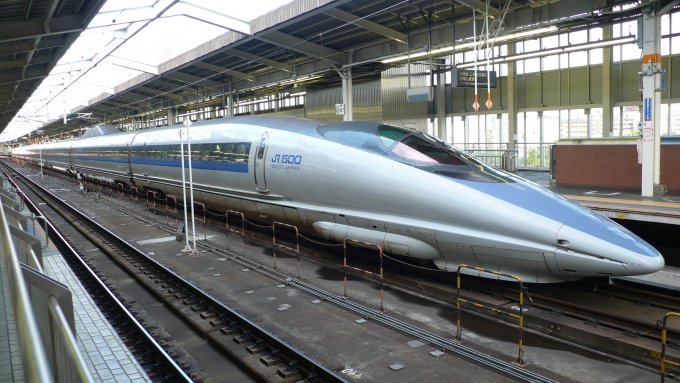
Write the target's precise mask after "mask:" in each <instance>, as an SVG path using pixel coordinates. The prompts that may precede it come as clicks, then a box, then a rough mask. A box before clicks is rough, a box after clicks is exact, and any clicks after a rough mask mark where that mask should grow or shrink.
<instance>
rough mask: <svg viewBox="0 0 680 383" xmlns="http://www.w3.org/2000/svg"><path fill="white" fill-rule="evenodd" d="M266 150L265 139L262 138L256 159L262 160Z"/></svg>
mask: <svg viewBox="0 0 680 383" xmlns="http://www.w3.org/2000/svg"><path fill="white" fill-rule="evenodd" d="M265 149H267V139H266V138H263V139H262V142H261V143H260V147H259V148H258V149H257V159H258V160H261V159H262V158H264V151H265Z"/></svg>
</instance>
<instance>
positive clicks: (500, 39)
mask: <svg viewBox="0 0 680 383" xmlns="http://www.w3.org/2000/svg"><path fill="white" fill-rule="evenodd" d="M556 30H557V27H556V26H554V25H552V26H549V27H545V28H539V29H531V30H527V31H523V32H517V33H512V34H509V35H505V36H499V37H495V38H490V39H489V43H498V42H503V41H507V40H514V39H518V38H522V37H526V36H532V35H539V34H542V33H548V32H554V31H556ZM477 44H478V45H479V43H477ZM474 46H475V43H474V42H468V43H462V44H456V50H457V51H460V50H463V49H467V48H473V47H474ZM452 49H453V47H452V46H446V47H443V48H437V49H433V50H432V51H431V52H430V53H429V54H430V55H439V54H443V53H447V52H451V51H452ZM427 55H428V52H418V53H411V55H410V56H411V58H412V59H413V58H418V57H423V56H427ZM408 58H409V55H403V56H397V57H392V58H389V59H385V60H382V63H383V64H389V63H393V62H396V61H404V60H408Z"/></svg>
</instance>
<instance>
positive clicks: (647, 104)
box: [645, 98, 652, 121]
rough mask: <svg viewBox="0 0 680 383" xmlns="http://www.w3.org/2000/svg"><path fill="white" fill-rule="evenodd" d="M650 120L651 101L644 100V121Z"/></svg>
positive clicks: (649, 99)
mask: <svg viewBox="0 0 680 383" xmlns="http://www.w3.org/2000/svg"><path fill="white" fill-rule="evenodd" d="M651 120H652V99H651V98H645V121H651Z"/></svg>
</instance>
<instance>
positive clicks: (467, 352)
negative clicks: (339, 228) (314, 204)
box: [22, 175, 555, 383]
mask: <svg viewBox="0 0 680 383" xmlns="http://www.w3.org/2000/svg"><path fill="white" fill-rule="evenodd" d="M22 177H23V178H24V179H27V180H28V181H30V182H31V183H33V184H35V185H36V186H37V187H40V188H41V189H43V190H45V189H44V188H42V186H40V185H38V184H37V183H36V182H35V181H34V180H31V179H29V178H27V177H25V176H23V175H22ZM46 192H47V193H49V194H51V195H52V196H53V198H56V199H57V200H58V201H60V202H61V203H63V204H64V205H66V206H68V207H69V208H70V209H73V210H74V211H76V212H78V215H80V216H82V217H83V218H84V219H86V220H88V221H91V220H90V218H89V217H88V216H87V215H85V214H83V213H80V212H79V211H78V210H77V209H75V208H74V207H72V206H71V205H70V204H68V203H66V202H63V201H61V200H60V199H59V198H58V197H56V196H54V195H53V194H52V193H50V192H49V191H47V190H46ZM116 207H117V208H118V209H122V210H125V211H127V212H128V213H129V214H134V216H135V217H137V218H139V219H142V220H145V221H147V219H145V217H144V216H143V215H138V214H136V213H134V212H132V211H131V210H129V209H126V208H123V207H119V206H116ZM149 222H150V223H152V224H155V225H156V226H158V227H160V228H162V229H164V230H167V231H174V230H173V229H172V228H170V227H165V225H163V224H159V223H156V222H154V221H149ZM92 223H93V224H95V225H97V226H99V227H101V225H100V224H99V223H97V222H94V221H92ZM103 230H105V231H107V232H108V233H109V234H110V235H112V236H113V237H114V238H117V239H118V240H119V241H121V242H122V243H124V244H125V245H127V246H129V247H131V248H133V249H135V251H137V252H139V253H140V254H141V255H142V256H143V257H144V258H147V259H149V261H151V262H153V263H155V264H157V265H158V266H159V267H161V268H163V269H165V270H167V269H166V268H165V267H164V266H163V265H160V264H159V263H158V262H157V261H156V260H154V259H152V258H149V257H147V256H146V254H144V253H143V252H142V251H140V250H138V249H137V248H135V247H134V246H132V245H130V244H128V243H127V242H125V241H124V240H122V239H120V238H119V237H118V236H117V235H115V234H114V233H111V232H110V231H108V230H106V229H103ZM196 243H197V245H198V246H201V247H203V248H205V249H209V250H211V251H213V252H214V253H217V254H222V255H229V256H228V258H227V259H229V260H231V261H234V262H236V263H238V264H240V265H243V266H246V267H249V268H250V269H252V270H253V271H256V272H258V273H260V274H262V275H265V276H268V277H270V278H272V279H274V280H277V281H279V282H284V283H286V284H288V285H290V286H294V287H296V288H298V289H300V290H302V291H305V292H307V293H309V294H311V295H313V296H316V297H319V298H321V299H322V300H324V301H328V302H329V303H332V304H334V305H336V306H338V307H341V308H343V309H345V310H347V311H349V312H353V313H355V314H357V315H359V316H361V317H364V318H366V319H369V320H372V321H374V322H376V323H379V324H381V325H383V326H385V327H387V328H390V329H393V330H395V331H397V332H400V333H402V334H405V335H409V336H412V337H414V338H417V339H421V340H424V341H425V342H427V343H429V344H431V345H433V346H436V347H438V348H440V349H441V350H442V351H445V352H450V353H451V354H455V355H457V356H459V357H461V358H463V359H466V360H468V361H471V362H473V363H476V364H478V365H481V366H483V367H486V368H488V369H490V370H492V371H495V372H497V373H500V374H502V375H505V376H508V377H511V378H513V379H516V380H518V381H522V382H535V383H548V382H550V383H554V382H555V381H554V380H552V379H549V378H546V377H544V376H542V375H539V374H536V373H534V372H531V371H527V370H525V369H523V368H521V367H519V366H516V365H514V364H512V363H511V362H505V361H502V360H500V359H497V358H494V357H491V356H489V355H486V354H484V353H482V352H480V351H476V350H474V349H471V348H469V347H466V346H463V345H462V344H460V343H457V342H455V341H453V340H450V339H447V338H444V337H442V336H439V335H436V334H433V333H431V332H429V331H426V330H423V329H420V328H418V327H416V326H413V325H411V324H408V323H406V322H403V321H400V320H398V319H395V318H392V317H390V316H388V315H386V314H383V313H380V312H377V311H375V310H373V309H370V308H368V307H366V306H363V305H361V304H359V303H356V302H352V301H350V300H348V299H346V298H344V297H341V296H338V295H335V294H333V293H331V292H328V291H326V290H323V289H321V288H319V287H316V286H313V285H311V284H309V283H306V282H303V281H302V280H296V279H295V277H291V276H288V275H286V274H284V273H282V272H279V271H277V270H272V269H268V268H266V267H265V266H264V265H261V264H259V263H257V262H255V261H253V260H250V259H247V258H243V257H239V256H238V255H237V254H236V253H233V252H231V251H229V250H224V249H221V248H218V247H215V246H212V245H209V244H207V243H206V242H205V241H200V240H197V241H196ZM168 272H169V273H170V274H172V275H174V276H176V278H177V279H179V280H182V281H185V280H184V278H182V277H181V276H179V275H177V274H176V273H174V272H173V271H171V270H168ZM185 282H186V281H185ZM187 287H189V288H191V289H192V290H194V291H195V292H196V291H200V290H199V289H198V288H196V287H195V286H193V285H191V284H188V286H187ZM203 294H205V295H206V296H207V297H208V298H209V299H211V300H213V301H216V300H215V298H213V297H212V296H210V295H208V294H206V293H203ZM216 302H217V304H219V305H221V306H223V305H222V303H220V302H219V301H216ZM239 316H240V315H239ZM244 319H245V318H244Z"/></svg>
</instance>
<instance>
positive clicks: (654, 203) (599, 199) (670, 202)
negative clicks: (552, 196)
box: [515, 171, 680, 225]
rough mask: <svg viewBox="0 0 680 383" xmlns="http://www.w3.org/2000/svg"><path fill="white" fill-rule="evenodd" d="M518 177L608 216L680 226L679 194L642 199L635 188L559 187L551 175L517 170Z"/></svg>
mask: <svg viewBox="0 0 680 383" xmlns="http://www.w3.org/2000/svg"><path fill="white" fill-rule="evenodd" d="M515 174H517V175H518V176H520V177H523V178H526V179H528V180H530V181H532V182H534V183H536V184H538V185H540V186H543V187H544V188H547V189H548V190H550V191H552V192H554V193H557V194H560V195H563V196H564V197H566V198H569V199H571V200H573V201H576V202H578V203H580V204H581V205H583V206H586V207H588V208H590V209H593V210H595V211H597V212H598V213H600V214H602V215H604V216H605V217H609V218H616V219H628V220H634V221H642V222H654V223H662V224H670V225H680V194H678V193H677V192H676V193H670V194H669V195H667V196H666V197H642V196H640V192H639V191H638V190H634V189H615V188H606V189H604V188H597V187H584V186H565V185H558V184H557V183H555V181H554V180H553V181H552V182H551V180H550V178H549V177H550V174H549V173H548V172H539V171H518V172H516V173H515Z"/></svg>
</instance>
